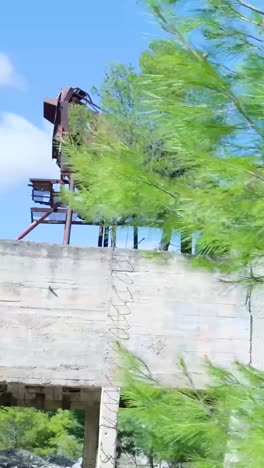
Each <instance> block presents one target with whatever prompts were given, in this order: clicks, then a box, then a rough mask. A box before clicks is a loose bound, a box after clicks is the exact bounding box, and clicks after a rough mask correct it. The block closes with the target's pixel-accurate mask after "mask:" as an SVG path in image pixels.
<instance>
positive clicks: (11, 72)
mask: <svg viewBox="0 0 264 468" xmlns="http://www.w3.org/2000/svg"><path fill="white" fill-rule="evenodd" d="M0 86H12V87H15V88H24V86H25V82H24V79H23V78H22V77H21V76H19V75H18V74H17V73H16V70H15V67H14V65H13V63H12V62H11V60H10V58H9V57H8V55H7V54H4V53H3V52H0Z"/></svg>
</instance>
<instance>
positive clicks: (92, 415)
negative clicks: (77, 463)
mask: <svg viewBox="0 0 264 468" xmlns="http://www.w3.org/2000/svg"><path fill="white" fill-rule="evenodd" d="M98 431H99V405H98V404H95V405H94V406H89V407H87V408H86V409H85V425H84V448H83V463H82V466H83V468H95V466H96V457H97V447H98Z"/></svg>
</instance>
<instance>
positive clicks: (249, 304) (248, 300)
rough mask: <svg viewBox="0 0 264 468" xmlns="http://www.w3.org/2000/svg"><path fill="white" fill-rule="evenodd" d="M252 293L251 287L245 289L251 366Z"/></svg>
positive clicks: (250, 362)
mask: <svg viewBox="0 0 264 468" xmlns="http://www.w3.org/2000/svg"><path fill="white" fill-rule="evenodd" d="M252 292H253V286H252V285H249V286H248V288H247V294H246V301H245V306H246V308H247V311H248V314H249V362H248V365H249V366H251V365H252V362H253V331H254V317H253V311H252Z"/></svg>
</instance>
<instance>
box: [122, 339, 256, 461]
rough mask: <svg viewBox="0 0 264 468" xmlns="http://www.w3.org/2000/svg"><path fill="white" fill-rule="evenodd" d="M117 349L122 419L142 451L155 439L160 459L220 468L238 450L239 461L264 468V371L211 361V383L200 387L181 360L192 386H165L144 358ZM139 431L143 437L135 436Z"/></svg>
mask: <svg viewBox="0 0 264 468" xmlns="http://www.w3.org/2000/svg"><path fill="white" fill-rule="evenodd" d="M119 352H120V364H121V365H120V370H121V373H120V375H121V380H122V382H123V386H122V398H123V399H124V401H125V402H126V408H122V409H121V410H120V416H119V425H120V427H121V429H122V427H129V425H130V427H131V428H134V431H135V434H136V437H134V440H135V439H136V443H137V448H138V450H141V451H142V452H143V453H145V452H147V449H148V446H149V445H151V444H152V446H153V447H154V448H155V450H154V463H155V464H156V465H157V464H159V463H160V462H161V461H166V462H167V463H168V464H169V466H174V467H177V466H181V464H182V463H187V466H191V467H195V468H220V467H221V468H222V467H223V466H226V465H224V463H225V460H226V458H227V454H228V455H232V454H235V455H237V454H239V462H237V463H236V464H235V466H237V467H239V468H248V467H253V466H254V468H262V466H263V460H264V445H263V437H264V411H263V408H264V405H263V402H264V386H263V383H264V373H263V372H259V371H258V370H256V369H254V368H252V367H250V366H247V365H243V364H240V363H235V364H234V367H233V369H232V370H229V371H227V370H225V369H223V368H220V367H215V366H213V364H212V363H210V362H207V363H206V368H207V372H208V374H209V377H210V385H208V387H207V388H205V389H204V390H203V391H198V390H196V389H195V388H194V386H193V383H192V381H191V378H190V376H189V374H188V370H187V369H186V366H185V364H184V362H183V361H181V362H180V363H179V365H180V367H181V370H182V373H183V375H184V377H185V379H186V387H187V385H188V387H189V389H174V388H164V387H160V386H159V384H158V382H156V381H155V380H154V379H153V377H152V375H151V371H150V370H149V369H148V368H147V366H146V365H145V364H144V362H142V360H140V359H138V358H136V357H135V356H132V355H131V354H129V353H128V352H127V351H126V350H124V349H122V348H121V349H120V350H119ZM140 431H141V434H142V433H144V436H142V437H141V438H140V437H137V434H140ZM147 444H148V445H147ZM227 466H229V465H227ZM231 466H233V465H231Z"/></svg>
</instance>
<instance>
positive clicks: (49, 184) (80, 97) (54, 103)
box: [17, 88, 99, 244]
mask: <svg viewBox="0 0 264 468" xmlns="http://www.w3.org/2000/svg"><path fill="white" fill-rule="evenodd" d="M71 104H76V105H82V106H87V107H88V108H89V109H90V110H92V111H93V112H95V113H98V110H99V108H98V107H97V106H96V105H95V104H94V103H93V101H92V99H91V97H90V96H89V94H88V93H87V92H85V91H83V90H82V89H80V88H63V89H62V90H61V92H60V93H59V94H58V96H57V97H56V98H45V99H44V109H43V111H44V118H45V119H47V120H48V121H49V122H50V123H52V124H53V135H52V159H55V160H56V162H57V165H58V167H59V169H60V178H59V179H36V178H31V179H30V184H29V186H30V187H32V200H33V201H34V202H35V203H37V204H38V205H42V206H38V207H33V208H31V224H30V225H29V226H28V227H27V229H25V230H24V231H23V232H22V233H21V234H20V235H19V236H18V237H17V240H21V239H23V238H24V237H25V236H26V235H27V234H28V233H29V232H31V231H32V230H33V229H34V228H35V227H36V226H38V225H39V224H64V234H63V244H69V243H70V237H71V226H72V225H85V224H90V223H87V222H86V221H84V220H82V219H80V218H79V216H78V214H77V213H75V212H73V210H72V209H71V208H70V207H67V206H65V205H64V204H63V203H62V201H61V199H60V189H61V186H64V187H66V188H68V190H71V191H74V190H75V187H74V183H73V177H72V174H71V170H70V168H69V167H68V166H67V163H66V159H65V156H64V154H63V145H62V142H63V140H64V138H65V137H66V136H67V134H68V133H69V106H70V105H71Z"/></svg>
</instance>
